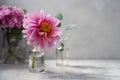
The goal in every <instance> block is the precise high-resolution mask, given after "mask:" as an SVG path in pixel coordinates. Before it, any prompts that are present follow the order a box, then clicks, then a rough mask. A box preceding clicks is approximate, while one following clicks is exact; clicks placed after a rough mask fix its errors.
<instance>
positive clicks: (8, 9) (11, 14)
mask: <svg viewBox="0 0 120 80" xmlns="http://www.w3.org/2000/svg"><path fill="white" fill-rule="evenodd" d="M23 18H24V12H23V10H21V9H19V8H16V7H12V6H5V5H3V6H1V7H0V23H1V24H2V25H4V27H6V28H7V27H10V28H13V27H17V28H19V27H21V26H22V24H23Z"/></svg>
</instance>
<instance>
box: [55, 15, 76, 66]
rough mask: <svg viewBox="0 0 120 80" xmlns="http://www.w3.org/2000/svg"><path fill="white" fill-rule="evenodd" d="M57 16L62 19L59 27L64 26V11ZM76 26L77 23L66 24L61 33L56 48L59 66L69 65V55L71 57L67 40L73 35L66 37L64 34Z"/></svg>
mask: <svg viewBox="0 0 120 80" xmlns="http://www.w3.org/2000/svg"><path fill="white" fill-rule="evenodd" d="M56 18H57V19H59V20H60V23H59V25H58V27H62V26H63V25H62V20H63V15H62V13H58V14H56ZM75 27H76V24H71V25H68V26H65V27H63V28H62V30H61V34H60V40H59V41H57V49H56V65H57V66H64V65H68V57H69V51H68V50H69V48H68V46H67V47H66V45H65V42H67V40H68V39H69V38H70V37H71V35H69V36H67V37H65V36H64V35H65V34H66V32H67V31H69V30H71V29H73V28H75Z"/></svg>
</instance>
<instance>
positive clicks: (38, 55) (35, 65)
mask: <svg viewBox="0 0 120 80" xmlns="http://www.w3.org/2000/svg"><path fill="white" fill-rule="evenodd" d="M29 71H30V72H34V73H36V72H43V71H45V65H44V51H39V50H38V49H36V48H34V49H33V50H32V51H31V52H30V55H29Z"/></svg>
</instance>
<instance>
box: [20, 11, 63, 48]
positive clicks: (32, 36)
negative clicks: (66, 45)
mask: <svg viewBox="0 0 120 80" xmlns="http://www.w3.org/2000/svg"><path fill="white" fill-rule="evenodd" d="M58 23H59V20H58V19H56V18H54V17H52V16H51V15H49V14H46V13H45V12H44V11H42V10H41V11H40V12H33V13H28V14H27V15H26V17H25V18H24V20H23V27H24V29H25V30H23V31H22V32H23V34H24V37H25V38H27V43H28V44H29V45H33V46H34V47H40V48H41V49H44V48H45V47H53V45H54V42H55V41H56V40H59V38H60V32H61V30H60V29H59V28H58V27H57V25H58Z"/></svg>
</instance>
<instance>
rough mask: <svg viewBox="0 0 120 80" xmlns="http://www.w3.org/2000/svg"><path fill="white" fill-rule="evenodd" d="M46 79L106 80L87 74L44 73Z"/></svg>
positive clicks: (105, 78) (99, 76)
mask: <svg viewBox="0 0 120 80" xmlns="http://www.w3.org/2000/svg"><path fill="white" fill-rule="evenodd" d="M46 74H47V77H49V78H50V79H57V80H108V79H107V77H106V76H105V75H97V74H89V73H80V74H78V73H69V72H65V73H56V72H52V71H46Z"/></svg>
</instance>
